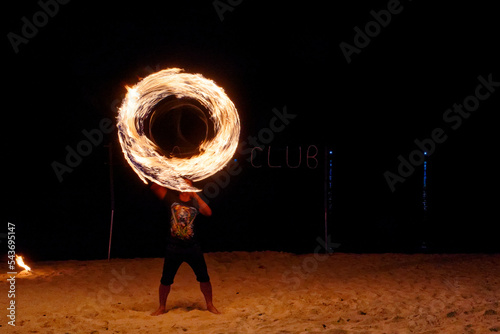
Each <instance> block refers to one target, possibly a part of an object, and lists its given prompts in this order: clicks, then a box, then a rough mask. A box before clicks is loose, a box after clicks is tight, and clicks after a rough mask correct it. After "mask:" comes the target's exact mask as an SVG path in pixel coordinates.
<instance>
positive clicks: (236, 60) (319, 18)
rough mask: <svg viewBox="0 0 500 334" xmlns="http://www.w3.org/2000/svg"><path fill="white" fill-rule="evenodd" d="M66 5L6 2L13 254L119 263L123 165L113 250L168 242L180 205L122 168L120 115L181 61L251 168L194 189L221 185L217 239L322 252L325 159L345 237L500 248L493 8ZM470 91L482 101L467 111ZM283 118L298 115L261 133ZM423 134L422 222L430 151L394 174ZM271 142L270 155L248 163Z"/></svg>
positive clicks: (353, 243)
mask: <svg viewBox="0 0 500 334" xmlns="http://www.w3.org/2000/svg"><path fill="white" fill-rule="evenodd" d="M55 3H56V2H55V1H51V0H48V1H47V2H44V0H42V1H41V2H36V1H23V2H17V3H13V2H9V3H6V4H5V5H4V10H3V22H5V25H4V36H5V38H4V55H5V57H4V59H5V60H4V61H5V66H4V69H5V70H6V72H7V76H6V77H5V78H6V80H5V83H4V87H5V88H4V92H5V93H4V103H5V106H4V107H3V115H4V120H3V124H4V136H3V138H4V140H3V141H2V151H3V152H5V153H4V155H3V157H4V160H3V161H4V164H3V166H4V167H3V171H4V172H3V176H4V178H3V179H4V181H3V182H4V184H6V187H4V188H3V189H4V191H5V195H4V198H6V199H7V203H5V201H4V213H6V214H5V216H4V219H3V220H4V228H3V231H2V230H0V233H6V231H7V222H11V223H14V224H15V225H16V241H17V243H16V245H17V252H19V253H23V254H25V255H26V256H28V257H29V258H31V259H34V260H47V259H51V260H53V259H104V258H106V257H107V251H108V239H109V230H110V221H111V219H110V218H111V198H112V196H111V188H110V179H111V178H110V170H112V174H113V178H112V180H113V185H114V187H113V190H114V205H115V213H114V227H113V244H112V250H111V255H112V257H150V256H155V257H156V256H162V254H163V247H164V236H165V233H166V225H167V223H168V220H167V216H166V209H165V207H164V206H163V205H162V204H161V203H160V202H159V201H158V200H157V199H156V198H155V197H154V195H153V194H152V193H151V192H150V190H149V189H148V188H147V186H146V185H145V184H143V183H142V181H141V180H140V179H139V178H138V177H137V175H136V174H135V173H134V172H133V171H132V169H131V168H130V167H129V166H128V164H127V163H126V161H125V159H124V157H123V154H122V153H121V149H120V147H119V143H118V138H117V132H116V129H115V128H114V127H113V126H114V122H115V117H116V110H117V107H118V106H119V104H120V101H121V99H122V98H123V97H124V94H125V92H126V89H125V85H133V84H135V83H136V82H137V80H138V79H139V78H143V77H145V76H147V75H148V74H151V73H153V72H156V71H158V70H160V69H164V68H169V67H179V68H183V69H184V70H185V71H186V72H190V73H201V74H203V75H204V76H205V77H207V78H210V79H212V80H214V81H215V82H216V83H217V84H218V85H219V86H221V87H223V88H224V90H225V91H226V93H227V95H228V96H229V97H230V98H231V100H232V101H233V102H234V104H235V105H236V107H237V109H238V111H239V115H240V118H241V123H242V129H241V136H240V143H241V145H243V144H245V145H246V146H241V149H240V150H239V152H238V153H236V154H235V157H234V158H235V159H236V161H234V163H236V164H237V166H238V172H237V173H233V174H234V175H232V176H231V178H230V179H229V180H226V179H223V177H221V176H220V173H219V174H216V175H215V176H214V177H211V178H209V179H207V180H204V181H201V182H199V183H198V184H197V185H198V186H199V187H204V186H207V185H208V184H212V185H214V184H217V183H216V181H217V180H218V181H219V183H220V184H222V186H218V187H217V188H214V187H212V188H210V189H209V191H210V193H208V196H207V198H208V200H209V205H210V206H211V207H212V209H213V212H214V214H213V216H212V217H210V218H206V217H199V218H197V219H199V222H198V223H199V224H198V225H199V229H200V235H201V236H202V244H203V247H204V249H205V250H206V251H235V250H247V251H260V250H275V251H289V252H296V253H304V252H309V253H311V252H314V251H315V249H316V248H317V246H318V245H319V243H318V240H317V238H318V237H321V238H324V236H325V219H324V217H325V210H324V199H325V181H324V180H325V166H327V165H328V162H329V159H330V158H331V160H332V176H333V179H332V188H331V198H330V200H329V202H330V203H331V208H330V209H329V210H328V234H329V235H330V238H331V241H332V242H334V243H336V244H337V246H338V244H340V246H338V247H337V248H336V249H335V251H338V252H418V251H422V249H421V245H422V241H425V242H426V246H427V249H426V251H429V252H498V251H499V250H500V247H499V244H498V241H497V240H496V239H497V238H496V237H495V232H494V231H496V229H495V228H496V227H497V226H498V221H499V219H498V210H497V209H496V207H497V205H498V204H497V203H498V191H497V189H498V159H497V157H496V156H497V154H498V148H497V146H498V142H499V141H498V125H499V123H498V115H497V113H498V110H499V108H498V107H499V105H500V103H499V101H500V100H499V99H500V98H499V95H500V66H498V60H499V59H500V57H499V56H500V52H499V48H498V33H499V25H498V15H497V14H496V13H498V11H497V10H496V9H494V7H493V4H490V3H488V4H478V3H477V2H474V4H472V3H467V4H463V3H457V2H454V3H451V4H446V5H445V4H441V5H436V3H435V2H430V1H429V2H425V1H417V0H414V1H409V0H406V1H403V0H402V1H400V2H398V1H394V0H392V1H385V0H384V1H366V2H353V1H335V2H310V3H304V2H293V1H272V4H270V3H269V2H265V1H227V0H218V1H196V2H194V1H161V2H151V1H141V2H132V3H130V2H128V3H127V2H122V1H120V2H113V4H110V2H106V4H103V2H89V1H70V2H68V3H65V2H64V1H61V3H57V4H58V5H57V7H56V6H55V5H54V4H55ZM43 8H45V9H43ZM43 11H45V12H47V14H43ZM387 14H390V16H389V15H387ZM377 19H378V20H379V21H378V22H377ZM34 22H35V23H37V24H38V27H37V26H35V25H34ZM370 22H371V23H370ZM366 29H368V30H366ZM360 32H361V33H360ZM367 33H368V34H367ZM23 34H24V35H23ZM346 45H347V46H346ZM488 82H489V83H488ZM480 85H482V87H479V86H480ZM478 94H479V95H478ZM459 104H461V105H463V104H467V105H466V106H467V108H468V109H467V110H469V109H470V110H471V111H470V112H469V111H467V110H466V109H465V107H462V109H461V110H462V113H461V114H460V113H459V112H458V111H457V110H458V109H455V110H453V109H454V108H455V107H456V106H457V105H459ZM454 105H455V106H454ZM457 108H458V107H457ZM449 109H452V110H449ZM273 110H274V111H273ZM276 115H281V117H282V118H283V119H284V120H282V122H283V123H279V122H278V123H277V124H278V125H283V126H280V127H279V129H280V131H274V132H271V133H272V138H269V137H265V135H266V134H269V133H270V132H269V128H270V126H271V125H270V124H271V122H272V120H273V117H274V119H276V117H277V116H276ZM283 115H287V117H285V116H283ZM278 118H279V117H278ZM109 120H112V123H109ZM265 129H267V130H265ZM436 129H437V130H436ZM97 132H99V133H100V134H102V138H101V137H100V136H99V135H96V136H95V137H94V141H95V143H93V144H92V145H91V146H90V147H91V149H90V152H89V153H88V154H87V156H84V157H81V159H79V160H78V159H77V160H74V161H73V165H74V167H71V172H64V173H62V175H59V177H58V175H57V173H56V172H55V170H54V167H53V166H54V162H57V163H60V164H63V165H67V161H66V159H67V155H68V148H69V149H70V150H71V149H72V150H76V149H77V147H78V145H80V147H82V145H84V144H82V141H85V140H87V141H88V139H87V137H86V136H85V133H94V134H95V133H97ZM259 134H260V140H259ZM433 136H434V139H432V138H433ZM252 137H253V138H257V141H258V142H257V143H256V142H255V140H252V139H251V138H252ZM415 141H420V142H424V143H425V142H426V143H429V141H433V143H434V144H433V147H432V150H431V151H429V152H428V153H429V154H428V156H427V166H428V168H427V190H428V191H427V195H428V202H427V203H428V215H427V219H426V220H425V221H424V217H423V208H422V184H423V165H421V164H419V163H418V164H417V166H414V167H412V169H414V170H411V171H408V170H407V172H408V175H407V177H404V178H403V179H404V182H395V184H394V189H393V191H392V190H391V187H390V186H389V184H388V182H387V180H386V177H385V176H384V175H385V173H386V172H391V173H393V174H391V175H397V174H398V173H399V172H398V166H399V164H400V161H401V159H399V158H398V157H399V156H401V157H402V158H403V159H405V160H409V159H410V157H412V156H413V157H414V158H415V159H417V158H418V157H419V156H420V155H419V153H420V154H421V151H422V149H421V148H420V149H419V147H418V146H417V144H416V143H415ZM437 141H439V142H437ZM110 144H111V149H110V148H109V145H110ZM256 144H257V145H263V146H262V152H260V151H258V152H257V153H258V154H257V156H256V159H255V160H254V161H253V163H254V165H256V166H261V167H260V168H256V167H255V166H252V164H251V163H250V162H249V161H248V159H249V157H250V154H249V153H248V152H249V148H252V147H253V146H255V145H256ZM429 145H430V144H429ZM428 147H430V146H428ZM287 148H288V153H289V154H288V161H287V160H286V150H287ZM269 150H270V151H269ZM330 151H332V154H331V155H330V154H329V152H330ZM269 152H270V153H269ZM325 152H326V153H327V158H325ZM109 153H111V157H112V164H111V167H112V168H111V169H110V163H109V162H110V160H109V158H110V156H109V155H110V154H109ZM299 153H300V158H299ZM268 154H269V157H270V159H268ZM412 154H413V155H412ZM308 155H309V158H308ZM299 159H300V160H299ZM417 160H418V159H417ZM299 162H300V165H299ZM278 166H280V167H278ZM290 166H291V167H297V166H298V167H297V168H291V167H290ZM403 169H404V168H403ZM326 172H328V169H326ZM226 181H227V182H226ZM211 182H214V183H211ZM205 189H206V188H205ZM207 191H208V190H207ZM205 195H207V194H205ZM2 240H5V239H2ZM2 243H3V244H5V243H4V242H2Z"/></svg>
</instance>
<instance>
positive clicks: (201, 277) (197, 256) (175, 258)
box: [160, 244, 210, 285]
mask: <svg viewBox="0 0 500 334" xmlns="http://www.w3.org/2000/svg"><path fill="white" fill-rule="evenodd" d="M183 262H186V263H187V264H189V266H190V267H191V268H192V269H193V271H194V273H195V275H196V280H197V281H198V282H209V281H210V277H209V276H208V270H207V264H206V262H205V257H204V256H203V252H202V251H201V248H200V246H199V245H194V246H189V247H185V246H177V245H172V244H169V245H167V252H166V254H165V261H164V262H163V274H162V276H161V280H160V282H161V284H163V285H171V284H172V283H174V277H175V274H176V273H177V270H178V269H179V267H180V266H181V264H182V263H183Z"/></svg>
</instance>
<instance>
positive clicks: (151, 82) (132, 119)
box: [117, 68, 240, 191]
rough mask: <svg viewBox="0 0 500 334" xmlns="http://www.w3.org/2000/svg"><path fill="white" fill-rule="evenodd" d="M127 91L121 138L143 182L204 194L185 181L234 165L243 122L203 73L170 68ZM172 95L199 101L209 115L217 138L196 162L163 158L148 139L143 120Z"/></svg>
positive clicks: (205, 145)
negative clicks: (229, 164)
mask: <svg viewBox="0 0 500 334" xmlns="http://www.w3.org/2000/svg"><path fill="white" fill-rule="evenodd" d="M126 88H127V95H126V97H125V99H124V100H123V102H122V105H121V107H120V109H119V112H118V118H117V128H118V135H119V139H120V144H121V146H122V150H123V153H124V155H125V158H126V160H127V162H128V163H129V164H130V166H131V167H132V168H133V169H134V171H135V172H136V173H137V175H138V176H139V177H140V178H141V180H142V181H144V182H145V183H147V180H149V181H152V182H155V183H157V184H159V185H162V186H164V187H167V188H170V189H176V190H179V191H200V189H197V188H195V187H193V186H191V185H190V184H188V183H187V182H186V181H185V180H184V179H185V178H187V179H189V180H192V181H199V180H202V179H205V178H207V177H209V176H211V175H213V174H215V173H216V172H217V171H219V170H221V169H222V168H223V167H224V166H225V165H226V164H227V163H228V162H229V161H230V160H231V158H232V156H233V154H234V152H235V150H236V147H237V146H238V139H239V134H240V120H239V117H238V113H237V110H236V108H235V106H234V104H233V103H232V102H231V100H230V99H229V98H228V97H227V95H226V94H225V92H224V90H223V89H222V88H221V87H219V86H217V85H216V84H215V83H214V82H213V81H211V80H209V79H206V78H204V77H203V76H202V75H201V74H190V73H183V72H182V70H181V69H178V68H170V69H166V70H162V71H159V72H156V73H153V74H151V75H149V76H148V77H146V78H144V79H142V80H141V81H139V82H138V83H137V84H136V85H135V86H133V87H128V86H126ZM168 96H175V97H177V98H191V99H195V100H196V101H198V102H199V103H200V104H201V105H202V106H204V107H205V108H206V109H207V110H208V112H209V113H210V115H209V116H210V119H211V121H212V122H213V125H214V133H215V135H214V137H213V138H212V139H210V140H205V141H203V142H202V143H201V144H200V146H199V150H200V152H201V153H200V154H198V155H195V156H193V157H191V158H176V157H168V156H163V155H161V154H160V153H159V151H160V150H159V149H158V147H157V146H156V144H155V143H153V142H152V141H151V140H150V139H149V138H147V136H145V135H144V132H145V131H144V129H143V128H142V127H143V126H144V124H143V123H144V119H146V118H147V117H148V115H150V114H151V112H152V110H153V108H154V106H155V105H156V104H157V103H158V102H160V101H161V100H162V99H164V98H166V97H168Z"/></svg>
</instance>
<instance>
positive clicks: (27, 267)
mask: <svg viewBox="0 0 500 334" xmlns="http://www.w3.org/2000/svg"><path fill="white" fill-rule="evenodd" d="M16 262H17V265H18V266H20V267H23V268H24V269H25V270H26V271H31V268H30V267H29V266H27V265H26V264H25V263H24V260H23V257H22V256H20V255H16Z"/></svg>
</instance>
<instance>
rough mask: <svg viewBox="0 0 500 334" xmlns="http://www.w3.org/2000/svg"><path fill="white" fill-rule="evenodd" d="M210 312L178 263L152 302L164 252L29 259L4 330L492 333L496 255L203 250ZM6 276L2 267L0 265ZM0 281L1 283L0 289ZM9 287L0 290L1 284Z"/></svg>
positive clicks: (496, 312) (498, 301)
mask: <svg viewBox="0 0 500 334" xmlns="http://www.w3.org/2000/svg"><path fill="white" fill-rule="evenodd" d="M205 258H206V260H207V265H208V269H209V274H210V276H211V281H212V285H213V292H214V305H215V306H216V307H217V308H218V309H219V311H221V312H222V314H220V315H215V314H212V313H210V312H208V311H206V308H205V302H204V299H203V295H202V294H201V292H200V290H199V284H198V282H196V279H195V276H194V273H193V272H192V270H191V268H190V267H189V266H188V265H187V264H183V265H182V266H181V268H180V269H179V272H178V274H177V276H176V279H175V282H174V284H173V286H172V291H171V293H170V295H169V299H168V302H167V309H168V312H167V313H166V314H163V315H161V316H158V317H153V316H150V314H151V312H153V311H154V310H155V309H156V308H157V306H158V295H157V291H158V284H159V279H160V276H161V269H162V264H163V259H160V258H155V259H112V260H111V261H110V262H108V261H106V260H99V261H51V262H38V263H29V262H28V260H27V264H28V265H31V267H32V272H30V273H28V272H26V271H22V272H20V273H19V274H18V275H17V277H16V296H15V302H16V321H15V325H16V326H15V327H13V326H10V325H8V324H7V322H8V321H9V318H8V317H6V315H7V314H8V312H9V311H8V310H7V309H6V307H7V306H8V305H9V304H8V303H9V301H10V300H11V299H9V298H8V296H7V292H6V290H5V289H3V290H4V292H3V293H2V295H1V297H0V301H1V305H2V309H3V310H4V311H3V313H5V314H4V315H3V316H2V317H1V318H2V320H1V321H0V324H1V328H0V332H2V333H57V334H61V333H335V334H351V333H357V334H361V333H364V334H367V333H387V334H390V333H428V334H430V333H453V334H457V333H476V334H478V333H495V332H500V255H488V254H466V255H462V254H450V255H432V254H415V255H406V254H343V253H335V254H332V255H326V254H305V255H295V254H289V253H279V252H220V253H207V254H205ZM1 276H2V280H3V281H4V282H6V279H7V275H6V274H5V273H3V274H2V275H1ZM4 286H5V285H4ZM7 288H8V287H7Z"/></svg>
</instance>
